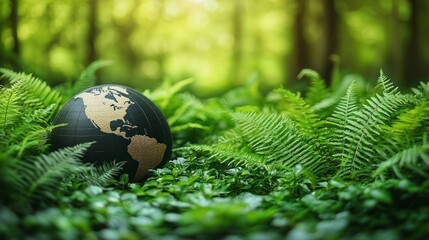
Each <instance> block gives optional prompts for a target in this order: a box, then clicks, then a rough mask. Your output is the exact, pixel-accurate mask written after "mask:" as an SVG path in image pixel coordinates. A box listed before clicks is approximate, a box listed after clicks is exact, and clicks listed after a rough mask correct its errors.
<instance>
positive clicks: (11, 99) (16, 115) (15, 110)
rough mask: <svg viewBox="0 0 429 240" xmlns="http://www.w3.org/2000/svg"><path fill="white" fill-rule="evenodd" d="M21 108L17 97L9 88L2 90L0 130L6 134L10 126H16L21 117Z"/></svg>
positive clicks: (0, 97)
mask: <svg viewBox="0 0 429 240" xmlns="http://www.w3.org/2000/svg"><path fill="white" fill-rule="evenodd" d="M21 111H22V106H21V104H19V96H18V95H17V94H16V93H15V91H13V90H12V89H10V88H4V89H2V90H1V92H0V121H1V130H2V131H4V132H6V131H8V130H9V127H10V126H13V125H15V124H17V122H18V119H20V118H21V117H22V115H21Z"/></svg>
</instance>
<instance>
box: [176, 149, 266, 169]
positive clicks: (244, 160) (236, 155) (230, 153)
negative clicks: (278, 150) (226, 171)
mask: <svg viewBox="0 0 429 240" xmlns="http://www.w3.org/2000/svg"><path fill="white" fill-rule="evenodd" d="M183 149H185V150H188V149H189V150H192V151H195V152H199V153H205V154H208V158H209V159H214V160H218V161H220V162H222V163H226V164H228V165H230V166H246V167H250V168H257V169H267V168H269V166H267V165H266V164H265V162H266V158H265V157H264V156H260V155H258V154H256V153H253V152H251V151H249V150H243V149H242V150H240V149H237V148H235V147H232V146H229V145H225V144H220V145H192V146H189V147H184V148H183Z"/></svg>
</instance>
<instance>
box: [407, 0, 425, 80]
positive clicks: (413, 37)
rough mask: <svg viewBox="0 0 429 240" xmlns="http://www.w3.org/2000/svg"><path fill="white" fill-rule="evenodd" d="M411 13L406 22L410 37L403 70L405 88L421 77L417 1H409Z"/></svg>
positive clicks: (418, 5)
mask: <svg viewBox="0 0 429 240" xmlns="http://www.w3.org/2000/svg"><path fill="white" fill-rule="evenodd" d="M409 3H410V7H411V12H410V19H409V22H408V28H409V31H410V37H409V40H408V46H407V49H406V50H407V53H408V54H407V59H406V62H407V64H406V69H405V70H404V84H405V86H407V87H410V86H415V85H416V84H417V83H418V82H419V81H420V80H423V79H420V77H422V73H421V69H420V59H421V58H420V53H419V50H420V47H419V37H420V33H419V20H418V19H419V12H420V10H419V7H420V4H419V0H409Z"/></svg>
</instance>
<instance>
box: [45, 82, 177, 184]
mask: <svg viewBox="0 0 429 240" xmlns="http://www.w3.org/2000/svg"><path fill="white" fill-rule="evenodd" d="M64 123H65V126H60V127H57V128H54V130H52V132H51V133H50V135H49V143H50V144H51V149H52V150H57V149H60V148H63V147H70V146H75V145H76V144H79V143H85V142H95V143H94V144H92V145H91V147H90V148H89V149H88V150H87V151H86V153H85V156H84V157H83V159H82V161H84V162H87V163H93V164H99V163H102V162H103V161H113V160H116V161H117V162H119V161H120V162H122V161H124V162H125V164H124V165H123V173H127V174H128V175H129V177H130V179H132V181H133V182H137V181H140V180H142V179H143V178H144V176H145V175H146V174H147V173H148V171H149V169H152V168H155V167H159V166H162V165H163V164H164V163H165V162H166V161H168V160H169V159H170V158H171V151H172V136H171V132H170V128H169V126H168V123H167V121H166V119H165V117H164V115H163V114H162V112H161V111H160V110H159V109H158V107H157V106H156V105H155V104H154V103H153V102H152V101H150V100H149V99H148V98H147V97H145V96H144V95H143V94H141V93H139V92H137V91H136V90H133V89H131V88H128V87H125V86H121V85H114V84H105V85H99V86H95V87H91V88H88V89H86V90H84V91H82V92H80V93H78V94H77V95H75V96H74V97H73V98H72V99H70V100H69V101H68V102H67V103H66V104H65V105H64V107H63V108H62V109H61V110H60V111H59V113H58V114H57V116H56V117H55V118H54V121H53V124H54V125H57V124H64Z"/></svg>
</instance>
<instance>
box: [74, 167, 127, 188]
mask: <svg viewBox="0 0 429 240" xmlns="http://www.w3.org/2000/svg"><path fill="white" fill-rule="evenodd" d="M124 164H125V162H116V161H105V162H102V163H101V164H99V165H97V166H94V165H90V168H88V169H87V170H86V171H83V172H81V173H79V174H78V176H79V178H80V179H81V180H82V181H84V182H87V183H88V184H90V185H96V186H106V185H107V184H108V183H109V181H110V180H112V179H113V178H115V177H116V176H118V174H119V173H120V172H121V170H122V167H123V166H124Z"/></svg>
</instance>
